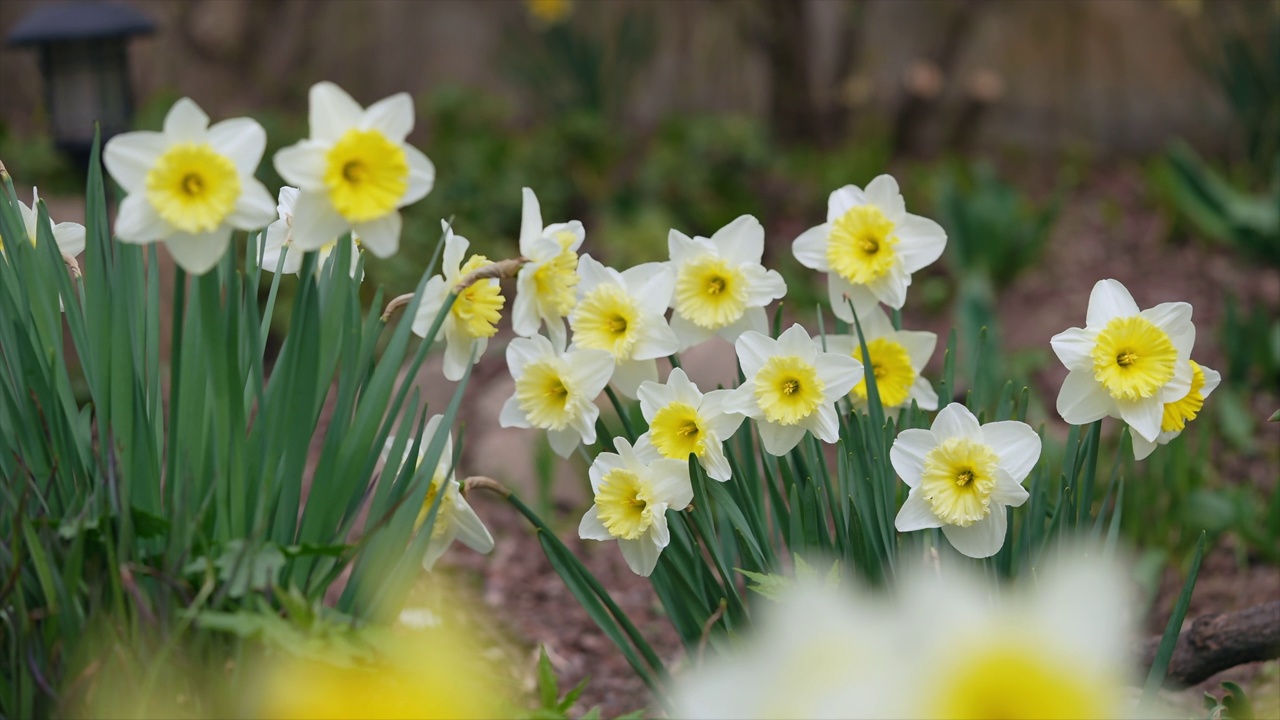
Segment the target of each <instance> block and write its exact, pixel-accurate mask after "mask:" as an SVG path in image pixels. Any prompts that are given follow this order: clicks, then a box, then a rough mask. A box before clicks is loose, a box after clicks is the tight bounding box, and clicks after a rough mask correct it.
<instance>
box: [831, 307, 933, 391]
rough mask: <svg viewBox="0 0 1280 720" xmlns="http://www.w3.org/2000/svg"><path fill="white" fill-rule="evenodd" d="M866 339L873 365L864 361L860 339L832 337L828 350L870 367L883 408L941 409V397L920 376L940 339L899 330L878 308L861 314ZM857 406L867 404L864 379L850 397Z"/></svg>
mask: <svg viewBox="0 0 1280 720" xmlns="http://www.w3.org/2000/svg"><path fill="white" fill-rule="evenodd" d="M858 321H859V323H860V324H861V325H862V337H863V338H864V339H865V340H866V343H867V353H868V354H870V355H871V361H870V362H868V361H867V359H866V358H864V357H862V345H861V343H859V342H858V338H857V337H856V336H851V335H828V336H827V350H829V351H831V352H837V353H847V354H849V355H851V356H852V357H854V358H855V359H857V360H858V361H859V362H861V363H862V365H863V367H870V368H871V369H872V371H873V372H874V373H875V378H876V389H877V390H878V391H879V393H880V404H881V405H883V406H884V407H886V408H899V407H905V406H907V405H910V404H911V401H912V400H914V401H915V402H916V405H918V406H919V407H920V409H922V410H937V409H938V394H937V393H936V392H934V390H933V386H932V385H930V384H929V381H928V380H927V379H925V377H924V376H922V375H921V374H920V371H921V370H923V369H924V366H925V363H927V362H929V358H930V357H932V356H933V351H934V349H935V348H936V347H937V346H938V336H937V335H935V334H933V333H931V332H925V331H923V330H895V329H894V328H893V322H892V321H891V320H890V319H889V316H888V315H886V314H885V312H884V311H883V310H881V309H880V308H879V307H878V306H874V305H873V306H871V307H868V308H867V309H866V310H865V311H859V312H858ZM849 398H850V400H852V401H853V403H854V404H855V405H858V406H863V405H866V403H867V380H866V378H865V377H864V378H863V379H862V380H860V381H859V382H858V384H857V385H854V386H853V390H852V391H851V392H850V393H849Z"/></svg>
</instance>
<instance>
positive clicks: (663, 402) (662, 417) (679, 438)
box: [637, 368, 745, 482]
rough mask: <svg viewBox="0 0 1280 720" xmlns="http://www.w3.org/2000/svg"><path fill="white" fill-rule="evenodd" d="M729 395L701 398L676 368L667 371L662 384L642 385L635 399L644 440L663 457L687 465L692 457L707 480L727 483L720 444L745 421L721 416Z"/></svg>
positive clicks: (714, 393) (734, 415)
mask: <svg viewBox="0 0 1280 720" xmlns="http://www.w3.org/2000/svg"><path fill="white" fill-rule="evenodd" d="M730 392H731V391H729V390H712V391H711V392H709V393H706V394H705V395H704V394H703V393H702V391H701V390H699V389H698V386H697V385H694V384H693V382H692V381H690V380H689V376H688V375H685V373H684V370H681V369H680V368H674V369H673V370H672V371H671V375H670V377H668V378H667V382H666V384H659V383H656V382H645V383H642V384H641V385H640V390H639V392H638V393H637V395H638V396H639V397H640V412H641V413H643V414H644V419H645V422H647V423H649V432H647V433H645V436H646V437H648V438H649V441H650V442H651V443H652V444H653V446H654V447H655V448H656V449H657V450H658V452H659V453H660V454H661V455H662V456H663V457H666V458H670V459H672V460H680V461H682V462H687V461H688V459H689V456H690V455H693V456H695V457H697V458H698V463H699V464H701V465H702V467H703V469H705V470H706V471H707V475H708V476H710V477H711V478H713V479H715V480H719V481H721V482H723V481H725V480H728V479H729V476H730V469H729V460H728V458H726V457H725V454H724V441H725V440H727V439H728V438H729V436H730V435H733V433H734V432H735V431H736V430H737V429H738V426H739V425H741V424H742V421H743V420H744V419H745V418H744V417H743V416H742V415H739V414H738V413H732V412H725V409H724V401H725V398H726V397H727V396H728V395H729V393H730Z"/></svg>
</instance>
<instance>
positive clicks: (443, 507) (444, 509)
mask: <svg viewBox="0 0 1280 720" xmlns="http://www.w3.org/2000/svg"><path fill="white" fill-rule="evenodd" d="M424 447H425V445H424ZM442 487H444V473H442V472H440V471H439V470H436V474H435V475H432V476H431V487H430V488H428V489H427V497H426V498H425V499H424V500H423V501H422V509H421V510H419V511H418V518H417V519H416V520H414V521H413V531H414V532H418V530H419V529H421V528H422V524H423V523H425V522H426V521H427V514H428V513H430V512H431V506H432V504H434V503H435V501H436V495H439V494H440V488H442ZM451 507H452V503H450V502H449V498H448V497H445V498H442V499H441V500H440V507H439V508H437V509H436V520H435V523H434V524H432V526H431V537H439V536H440V535H441V534H443V533H444V531H445V528H446V527H448V526H449V516H448V513H449V510H450V509H451Z"/></svg>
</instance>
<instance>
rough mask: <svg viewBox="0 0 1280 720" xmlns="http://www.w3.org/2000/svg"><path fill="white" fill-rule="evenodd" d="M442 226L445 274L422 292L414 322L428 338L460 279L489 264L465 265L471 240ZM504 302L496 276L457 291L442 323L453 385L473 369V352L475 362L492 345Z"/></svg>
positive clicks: (476, 259)
mask: <svg viewBox="0 0 1280 720" xmlns="http://www.w3.org/2000/svg"><path fill="white" fill-rule="evenodd" d="M440 226H441V228H442V229H443V230H444V257H443V258H441V261H440V262H441V266H440V269H441V274H440V275H435V276H433V277H432V278H431V279H430V280H428V281H427V286H426V287H425V288H423V291H422V293H423V297H422V301H421V302H420V303H418V312H417V315H415V316H414V318H413V332H414V334H416V335H417V336H418V337H426V335H427V332H428V331H429V330H430V329H431V324H432V323H433V322H434V321H435V319H436V315H437V314H438V313H439V312H440V308H441V307H443V306H444V301H445V299H446V298H447V297H448V296H449V293H451V292H454V291H455V290H456V289H457V286H458V283H459V281H461V280H462V279H463V278H465V277H467V275H469V274H471V273H473V272H475V271H476V270H479V269H480V268H482V267H485V266H486V265H489V264H491V263H490V260H489V258H487V257H485V256H483V255H472V256H471V257H470V258H469V259H468V260H467V261H466V263H463V262H462V258H463V256H464V255H466V253H467V248H468V247H470V246H471V243H470V241H468V240H467V239H466V238H464V237H462V236H461V235H454V234H453V228H451V227H449V223H447V222H444V221H441V222H440ZM504 303H505V299H504V298H503V297H502V288H501V286H500V285H499V284H498V280H497V279H496V278H483V279H480V280H476V281H475V282H473V283H471V284H470V285H468V286H467V287H466V288H463V289H462V290H461V291H460V292H459V293H458V297H457V298H455V299H454V301H453V307H451V308H449V314H448V315H446V316H445V319H444V324H443V325H442V329H443V330H444V341H445V350H444V376H445V377H446V378H448V379H449V380H453V381H455V382H456V381H458V380H461V379H462V376H463V374H465V373H466V372H467V367H468V366H470V365H471V362H472V352H473V349H474V353H475V356H474V357H475V358H476V359H479V357H480V356H481V355H483V354H484V351H485V348H487V347H489V338H491V337H493V335H494V334H495V333H497V332H498V328H497V324H498V320H500V319H501V318H502V306H503V304H504ZM437 337H438V336H437Z"/></svg>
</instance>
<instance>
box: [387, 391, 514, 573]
mask: <svg viewBox="0 0 1280 720" xmlns="http://www.w3.org/2000/svg"><path fill="white" fill-rule="evenodd" d="M440 423H441V416H440V415H433V416H431V418H430V419H429V420H427V426H426V427H425V428H423V431H422V443H421V445H420V447H419V452H426V449H427V446H428V445H429V444H430V443H431V440H432V439H433V438H434V437H435V436H436V433H439V432H444V433H445V440H444V449H443V450H442V451H441V453H440V460H439V462H437V463H436V469H435V472H433V473H432V475H431V487H429V488H428V489H427V495H426V498H425V499H424V500H423V501H422V508H421V509H420V510H419V511H418V517H417V519H416V520H414V525H413V528H414V531H415V532H416V531H418V530H419V529H421V528H422V526H423V525H424V524H425V523H426V521H427V517H428V516H430V514H431V507H432V506H433V505H435V504H436V502H437V500H436V498H437V497H439V496H440V493H441V492H443V493H444V497H440V498H439V505H438V506H437V507H436V516H435V519H434V520H433V521H432V525H431V539H430V540H428V541H427V551H426V554H424V555H423V556H422V568H423V569H424V570H427V571H430V570H431V569H432V568H433V567H435V564H436V561H437V560H439V559H440V556H441V555H444V551H445V550H448V549H449V546H450V545H452V544H453V541H454V540H459V541H461V542H462V544H463V545H466V546H467V547H469V548H471V549H472V550H475V551H476V552H478V553H487V552H489V551H491V550H493V536H492V535H490V534H489V530H488V528H486V527H485V526H484V523H483V522H481V521H480V517H479V516H478V515H476V511H475V510H473V509H472V508H471V504H470V503H468V502H467V499H466V498H465V497H463V496H462V488H461V486H460V485H459V484H458V478H457V475H456V473H454V472H453V434H452V433H450V432H449V430H448V428H444V429H443V430H441V427H440ZM391 443H392V441H391V440H388V441H387V448H388V449H390V448H391ZM410 461H412V462H413V466H414V468H415V469H416V468H417V467H418V466H419V465H420V464H421V463H422V457H420V456H419V457H416V458H415V457H413V444H412V442H410V444H409V445H408V446H406V447H405V452H404V459H403V460H402V462H401V464H400V465H399V466H398V467H396V468H395V469H394V470H392V472H396V473H398V472H400V468H403V467H404V464H405V463H408V462H410Z"/></svg>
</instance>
